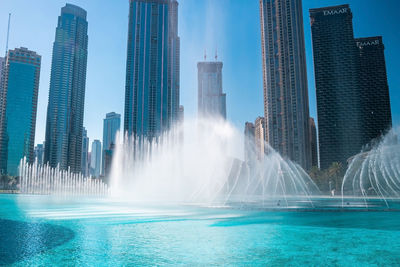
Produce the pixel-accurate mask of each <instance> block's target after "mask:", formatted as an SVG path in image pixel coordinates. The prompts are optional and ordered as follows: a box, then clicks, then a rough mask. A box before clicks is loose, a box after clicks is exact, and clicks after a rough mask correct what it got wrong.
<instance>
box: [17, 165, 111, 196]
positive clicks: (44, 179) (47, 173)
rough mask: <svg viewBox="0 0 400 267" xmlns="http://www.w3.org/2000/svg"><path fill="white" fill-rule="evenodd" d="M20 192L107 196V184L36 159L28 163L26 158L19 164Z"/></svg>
mask: <svg viewBox="0 0 400 267" xmlns="http://www.w3.org/2000/svg"><path fill="white" fill-rule="evenodd" d="M19 177H20V192H21V193H22V194H34V195H56V196H96V197H100V196H107V195H108V193H109V189H108V186H107V184H105V183H103V181H101V180H99V179H91V178H89V177H83V175H82V174H80V173H79V174H78V173H73V172H71V171H70V170H61V169H60V168H59V167H57V168H52V167H50V166H49V165H48V164H46V165H40V164H38V163H37V161H36V162H35V163H33V164H30V163H28V162H27V161H26V158H24V159H22V160H21V162H20V165H19Z"/></svg>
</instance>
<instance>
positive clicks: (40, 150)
mask: <svg viewBox="0 0 400 267" xmlns="http://www.w3.org/2000/svg"><path fill="white" fill-rule="evenodd" d="M43 155H44V146H43V144H37V146H36V147H35V160H36V161H37V163H38V164H39V165H43Z"/></svg>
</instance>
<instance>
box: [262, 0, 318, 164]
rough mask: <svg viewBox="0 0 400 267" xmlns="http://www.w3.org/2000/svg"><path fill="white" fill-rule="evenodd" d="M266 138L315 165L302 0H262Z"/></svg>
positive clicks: (285, 152)
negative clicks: (310, 124) (310, 127)
mask: <svg viewBox="0 0 400 267" xmlns="http://www.w3.org/2000/svg"><path fill="white" fill-rule="evenodd" d="M260 12H261V41H262V55H263V77H264V114H265V119H266V141H267V142H268V143H269V144H270V146H271V147H272V148H274V149H275V150H277V151H278V152H279V153H280V154H281V155H282V156H283V157H287V158H289V159H291V160H293V161H295V162H297V163H298V164H300V165H301V166H302V167H303V168H306V169H308V168H309V167H311V145H310V140H309V125H308V123H309V103H308V84H307V69H306V56H305V42H304V30H303V27H304V26H303V11H302V1H301V0H291V1H288V0H274V1H271V0H260Z"/></svg>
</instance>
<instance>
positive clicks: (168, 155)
mask: <svg viewBox="0 0 400 267" xmlns="http://www.w3.org/2000/svg"><path fill="white" fill-rule="evenodd" d="M243 140H244V139H243V135H242V134H241V133H240V132H239V131H238V130H237V129H236V128H235V127H233V126H232V125H231V124H230V123H229V122H226V121H225V120H210V119H199V120H186V122H185V124H184V125H181V126H179V127H177V128H176V130H175V131H173V132H170V133H167V134H165V135H164V136H162V137H161V138H159V139H158V140H157V141H155V140H152V141H149V140H143V139H140V138H129V137H126V139H125V140H124V142H123V144H121V145H118V146H117V148H116V152H115V157H114V160H113V166H112V171H111V191H112V195H113V196H115V197H122V198H124V199H129V200H134V201H141V202H148V201H156V202H166V201H169V202H179V203H207V204H215V205H221V204H222V205H225V204H229V203H261V204H265V203H267V202H268V203H270V200H272V203H274V204H273V205H282V206H288V205H290V204H289V202H290V198H293V197H295V198H305V199H307V201H308V202H309V203H310V204H312V202H311V199H310V198H311V196H312V195H314V194H318V193H319V190H318V188H317V187H316V185H315V184H314V183H313V181H312V180H311V178H310V177H309V176H308V175H307V173H306V172H304V170H303V169H302V168H301V167H300V166H299V165H297V164H295V163H293V162H290V161H289V160H285V159H283V158H282V157H281V156H280V155H279V153H277V152H275V151H273V150H272V149H271V148H270V149H269V150H268V153H265V155H264V157H263V159H261V160H259V159H255V160H254V161H252V162H244V161H243V160H242V158H243V143H244V142H243ZM117 143H120V142H117ZM254 158H256V157H254Z"/></svg>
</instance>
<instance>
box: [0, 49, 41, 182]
mask: <svg viewBox="0 0 400 267" xmlns="http://www.w3.org/2000/svg"><path fill="white" fill-rule="evenodd" d="M40 65H41V56H40V55H38V54H36V53H35V52H33V51H30V50H28V49H27V48H17V49H15V50H10V51H8V54H7V62H6V63H5V69H4V73H3V75H4V77H3V78H4V83H3V90H2V92H1V93H2V96H1V100H2V101H1V102H2V103H1V114H0V169H1V173H6V174H9V175H12V176H16V175H18V166H19V163H20V161H21V159H22V158H24V157H26V159H27V161H28V162H31V163H32V162H33V161H34V159H35V156H34V145H35V130H36V113H37V101H38V93H39V78H40Z"/></svg>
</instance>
